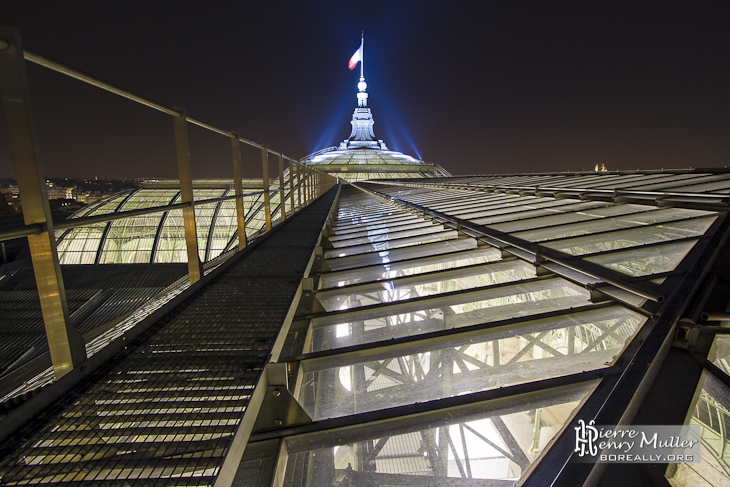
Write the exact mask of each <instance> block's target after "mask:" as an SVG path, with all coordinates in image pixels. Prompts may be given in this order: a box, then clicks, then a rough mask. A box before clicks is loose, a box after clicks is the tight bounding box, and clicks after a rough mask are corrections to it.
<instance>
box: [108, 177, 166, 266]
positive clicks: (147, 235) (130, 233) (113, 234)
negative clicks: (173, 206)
mask: <svg viewBox="0 0 730 487" xmlns="http://www.w3.org/2000/svg"><path fill="white" fill-rule="evenodd" d="M178 193H179V191H178V190H176V189H167V190H160V189H141V190H139V191H137V192H136V193H134V195H133V196H132V197H131V198H129V199H128V200H127V201H126V202H125V203H124V205H123V206H122V207H121V208H120V211H130V210H138V209H143V208H152V207H155V206H164V205H168V204H170V203H171V202H172V200H173V198H175V196H176V195H177V194H178ZM164 214H165V213H164V211H160V212H159V213H151V214H148V215H140V216H135V217H130V218H125V219H123V220H115V221H113V222H112V223H111V226H110V227H109V232H108V234H107V237H106V240H105V242H104V247H103V249H102V255H101V259H100V262H101V263H102V264H131V263H148V262H150V261H151V260H152V248H153V246H154V241H155V237H156V235H157V230H158V228H159V226H160V221H161V220H162V217H163V215H164Z"/></svg>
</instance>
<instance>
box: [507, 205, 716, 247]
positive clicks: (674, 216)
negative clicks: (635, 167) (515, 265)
mask: <svg viewBox="0 0 730 487" xmlns="http://www.w3.org/2000/svg"><path fill="white" fill-rule="evenodd" d="M614 208H615V207H614ZM641 208H645V209H646V210H648V211H642V212H638V213H637V212H629V214H627V215H626V214H624V215H618V216H612V217H609V218H604V219H602V220H594V221H592V222H591V223H590V224H589V225H587V224H585V223H577V224H573V225H570V224H568V225H560V226H556V227H551V228H541V229H539V230H528V231H524V232H517V233H514V234H512V235H513V236H515V237H519V238H522V239H525V240H529V241H531V242H543V241H545V240H552V239H557V238H565V237H575V236H578V235H587V234H590V233H598V232H608V231H612V230H619V229H622V228H631V227H640V226H644V225H653V224H656V223H663V222H670V221H675V220H682V219H688V218H695V217H701V216H709V215H716V213H714V212H710V211H701V210H686V209H683V208H667V209H663V210H653V209H652V208H651V207H641ZM649 210H651V211H649Z"/></svg>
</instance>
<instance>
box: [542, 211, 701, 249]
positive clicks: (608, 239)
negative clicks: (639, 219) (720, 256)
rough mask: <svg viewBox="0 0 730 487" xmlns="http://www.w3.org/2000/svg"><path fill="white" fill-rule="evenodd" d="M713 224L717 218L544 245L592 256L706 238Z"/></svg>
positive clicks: (699, 219) (686, 221)
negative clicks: (699, 236)
mask: <svg viewBox="0 0 730 487" xmlns="http://www.w3.org/2000/svg"><path fill="white" fill-rule="evenodd" d="M714 221H715V217H714V216H712V217H709V218H697V219H694V220H685V221H681V222H673V223H664V224H662V225H652V226H648V227H638V228H632V229H630V230H622V231H617V232H611V233H610V234H608V235H607V234H605V233H601V234H598V235H589V236H585V237H578V238H571V239H567V240H560V241H558V242H548V243H545V244H543V245H544V246H545V247H548V248H551V249H555V250H560V251H561V252H566V253H569V254H572V255H585V254H593V253H597V252H605V251H609V250H615V249H622V248H629V247H638V246H641V245H645V244H651V243H657V242H666V241H671V240H679V239H682V238H687V237H695V236H698V235H703V234H704V233H705V232H706V231H707V229H708V228H709V227H710V225H712V223H713V222H714Z"/></svg>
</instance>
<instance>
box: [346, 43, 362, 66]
mask: <svg viewBox="0 0 730 487" xmlns="http://www.w3.org/2000/svg"><path fill="white" fill-rule="evenodd" d="M359 62H362V43H360V47H359V48H358V49H357V51H355V54H353V55H352V57H351V58H350V62H349V63H348V64H347V67H348V68H350V71H352V70H353V69H355V66H357V63H359Z"/></svg>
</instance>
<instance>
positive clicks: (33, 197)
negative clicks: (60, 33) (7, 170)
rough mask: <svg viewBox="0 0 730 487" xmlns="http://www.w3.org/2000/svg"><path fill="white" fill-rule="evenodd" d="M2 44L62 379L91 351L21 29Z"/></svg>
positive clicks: (27, 212)
mask: <svg viewBox="0 0 730 487" xmlns="http://www.w3.org/2000/svg"><path fill="white" fill-rule="evenodd" d="M0 40H4V41H6V42H7V47H6V46H5V42H3V47H4V49H2V48H0V72H2V76H0V97H2V106H3V112H4V113H5V122H6V126H7V130H8V140H9V143H10V154H11V156H12V159H13V166H14V168H15V177H16V179H17V181H18V191H19V193H20V198H21V200H22V201H23V220H24V221H25V224H26V225H40V226H41V228H42V230H41V233H39V234H38V235H29V236H28V246H29V248H30V257H31V261H32V263H33V273H34V274H35V280H36V286H37V287H38V297H39V298H40V302H41V312H42V314H43V322H44V324H45V328H46V337H47V339H48V348H49V350H50V354H51V362H52V363H53V371H54V373H55V375H56V378H57V379H58V378H60V377H61V376H63V375H65V374H66V373H68V372H70V371H71V370H72V369H73V368H74V367H76V366H77V365H79V364H80V363H81V362H83V361H84V360H86V348H85V346H84V340H83V338H82V337H81V335H79V333H78V332H77V331H76V330H75V329H74V328H73V326H71V323H70V319H69V313H68V303H67V302H66V288H65V287H64V285H63V276H62V275H61V266H60V264H59V261H58V252H57V249H56V237H55V234H54V232H53V220H52V217H51V209H50V206H49V204H48V190H47V189H46V180H45V178H44V177H43V167H42V166H41V163H40V159H39V157H38V146H37V142H36V134H35V127H34V125H33V115H32V111H31V106H30V88H29V85H28V74H27V72H26V69H25V60H24V58H23V47H22V45H21V42H20V33H19V32H18V31H17V30H16V29H13V28H10V27H2V28H0Z"/></svg>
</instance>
